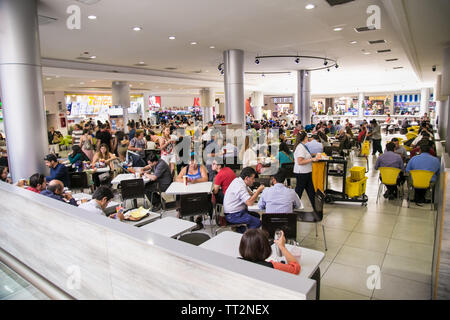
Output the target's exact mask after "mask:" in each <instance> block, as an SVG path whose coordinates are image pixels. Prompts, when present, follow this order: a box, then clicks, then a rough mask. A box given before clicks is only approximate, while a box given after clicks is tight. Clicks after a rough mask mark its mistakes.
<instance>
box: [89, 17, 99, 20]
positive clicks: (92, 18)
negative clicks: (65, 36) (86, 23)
mask: <svg viewBox="0 0 450 320" xmlns="http://www.w3.org/2000/svg"><path fill="white" fill-rule="evenodd" d="M88 19H89V20H95V19H97V17H96V16H88Z"/></svg>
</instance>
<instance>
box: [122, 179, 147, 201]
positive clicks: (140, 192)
mask: <svg viewBox="0 0 450 320" xmlns="http://www.w3.org/2000/svg"><path fill="white" fill-rule="evenodd" d="M120 186H121V188H120V190H121V196H122V200H127V199H136V198H143V197H144V196H145V186H144V180H143V179H131V180H123V181H121V182H120Z"/></svg>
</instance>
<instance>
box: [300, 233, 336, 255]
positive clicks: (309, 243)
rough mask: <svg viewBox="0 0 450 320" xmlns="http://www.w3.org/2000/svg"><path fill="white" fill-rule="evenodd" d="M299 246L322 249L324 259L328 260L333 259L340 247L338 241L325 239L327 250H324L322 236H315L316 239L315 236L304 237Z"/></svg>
mask: <svg viewBox="0 0 450 320" xmlns="http://www.w3.org/2000/svg"><path fill="white" fill-rule="evenodd" d="M325 232H326V231H325ZM300 246H301V247H305V248H309V249H314V250H318V251H322V252H323V253H325V257H324V260H330V261H331V260H333V259H334V257H336V255H337V253H338V252H339V250H340V249H341V247H342V245H341V244H339V243H333V242H329V241H327V247H328V250H327V251H325V244H324V242H323V241H322V238H317V239H316V238H305V239H303V241H302V242H301V243H300Z"/></svg>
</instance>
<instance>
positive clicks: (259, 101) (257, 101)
mask: <svg viewBox="0 0 450 320" xmlns="http://www.w3.org/2000/svg"><path fill="white" fill-rule="evenodd" d="M251 97H252V103H251V105H252V107H253V108H254V116H255V119H256V120H261V119H262V107H264V93H263V92H262V91H254V92H252V96H251Z"/></svg>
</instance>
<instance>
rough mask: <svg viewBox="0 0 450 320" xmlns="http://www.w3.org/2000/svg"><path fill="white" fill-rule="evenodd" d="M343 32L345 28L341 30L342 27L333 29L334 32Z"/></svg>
mask: <svg viewBox="0 0 450 320" xmlns="http://www.w3.org/2000/svg"><path fill="white" fill-rule="evenodd" d="M342 30H343V28H341V27H337V28H334V29H333V31H342Z"/></svg>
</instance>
